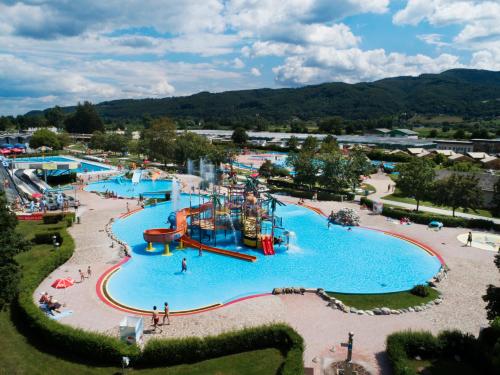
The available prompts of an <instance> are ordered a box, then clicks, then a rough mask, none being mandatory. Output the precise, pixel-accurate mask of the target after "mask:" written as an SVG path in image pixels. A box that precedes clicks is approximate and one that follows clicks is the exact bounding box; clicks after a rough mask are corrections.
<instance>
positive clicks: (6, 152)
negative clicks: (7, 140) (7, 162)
mask: <svg viewBox="0 0 500 375" xmlns="http://www.w3.org/2000/svg"><path fill="white" fill-rule="evenodd" d="M0 153H2V154H4V155H6V154H10V153H11V151H10V150H9V149H8V148H2V149H1V150H0Z"/></svg>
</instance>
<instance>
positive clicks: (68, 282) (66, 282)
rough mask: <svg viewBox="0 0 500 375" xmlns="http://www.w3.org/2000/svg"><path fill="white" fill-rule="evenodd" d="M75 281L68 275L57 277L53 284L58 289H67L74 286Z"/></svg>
mask: <svg viewBox="0 0 500 375" xmlns="http://www.w3.org/2000/svg"><path fill="white" fill-rule="evenodd" d="M74 283H75V280H73V279H72V278H71V277H66V278H64V279H56V281H54V282H53V283H52V285H51V286H52V288H56V289H66V288H68V287H70V286H72V285H73V284H74Z"/></svg>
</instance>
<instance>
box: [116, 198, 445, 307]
mask: <svg viewBox="0 0 500 375" xmlns="http://www.w3.org/2000/svg"><path fill="white" fill-rule="evenodd" d="M196 201H197V198H196V199H193V205H195V204H196V203H197V202H196ZM180 205H181V206H182V207H188V206H189V196H187V195H182V196H181V204H180ZM171 211H172V204H171V202H165V203H162V204H159V205H157V206H155V207H149V208H146V209H144V210H142V211H140V212H138V213H136V214H134V215H132V216H129V217H128V218H125V219H119V220H117V221H116V222H115V223H114V225H113V231H114V233H115V235H116V236H117V237H119V238H120V239H122V240H124V241H126V242H127V243H128V244H129V245H130V247H131V248H132V251H133V255H132V258H131V259H130V260H129V261H128V262H126V263H125V264H123V265H122V267H121V268H120V269H119V270H118V271H117V272H115V273H114V274H113V275H112V276H111V278H110V279H109V281H108V283H107V292H108V293H109V294H110V295H111V296H112V298H113V299H115V300H116V301H118V302H120V303H121V304H124V305H127V306H131V307H135V308H139V309H147V310H151V309H152V306H153V305H157V306H159V305H162V304H163V302H165V301H167V302H169V304H170V306H171V308H172V310H186V309H195V308H199V307H202V306H207V305H212V304H215V303H226V302H228V301H231V300H234V299H237V298H240V297H243V296H248V295H254V294H260V293H269V292H271V291H272V289H273V288H275V287H291V286H294V287H305V288H324V289H325V290H328V291H336V292H344V293H384V292H396V291H402V290H408V289H410V288H412V287H413V286H414V285H416V284H420V283H425V282H426V281H427V280H429V279H430V278H431V277H432V276H434V275H435V274H436V273H437V272H438V270H439V268H440V266H441V264H440V262H439V260H438V259H437V258H436V257H434V256H432V255H430V254H429V253H427V252H426V251H424V250H423V249H421V248H420V247H418V246H416V245H413V244H411V243H410V242H407V241H404V240H401V239H399V238H396V237H393V236H390V235H387V234H384V233H382V232H378V231H374V230H369V229H363V228H353V229H352V231H348V230H347V229H346V228H344V227H340V226H332V227H330V228H328V227H327V223H326V219H325V218H324V217H322V216H320V215H318V214H317V213H315V212H313V211H311V210H309V209H307V208H304V207H300V206H296V205H288V206H284V207H278V210H277V214H278V215H280V216H282V217H283V225H284V226H285V227H286V229H287V230H289V231H291V232H293V233H292V234H293V236H292V241H291V244H290V247H289V249H288V250H286V247H284V246H283V247H281V248H278V249H277V251H276V255H274V256H264V255H263V254H262V252H261V251H259V250H255V249H249V248H245V247H237V246H236V245H235V241H234V238H233V237H232V235H231V234H228V237H227V238H226V240H225V241H222V240H221V239H219V242H218V243H217V247H223V248H227V249H231V250H236V251H241V252H245V253H248V254H251V255H255V256H257V257H258V260H257V262H255V263H250V262H244V261H241V260H238V259H233V258H229V257H225V256H221V255H217V254H211V253H207V252H205V253H203V256H201V257H200V256H198V252H197V251H196V250H193V249H186V250H173V256H170V257H166V256H162V255H161V253H162V250H163V249H162V246H161V245H160V244H156V247H157V249H156V250H155V251H154V252H152V253H150V252H146V251H145V247H146V244H145V243H144V240H143V238H142V233H143V231H144V230H145V229H149V228H158V227H166V226H167V224H166V222H167V218H168V215H169V214H170V212H171ZM222 237H223V236H222ZM221 242H222V243H221ZM182 258H187V264H188V272H187V273H186V274H183V273H181V272H180V271H181V261H182Z"/></svg>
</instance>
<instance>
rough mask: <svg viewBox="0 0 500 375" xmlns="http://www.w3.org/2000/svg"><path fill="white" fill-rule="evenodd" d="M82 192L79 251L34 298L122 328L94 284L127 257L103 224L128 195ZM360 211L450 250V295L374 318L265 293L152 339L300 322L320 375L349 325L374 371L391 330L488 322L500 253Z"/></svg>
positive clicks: (308, 356) (381, 365) (96, 325)
mask: <svg viewBox="0 0 500 375" xmlns="http://www.w3.org/2000/svg"><path fill="white" fill-rule="evenodd" d="M181 179H182V181H183V183H184V186H185V190H186V191H188V190H189V188H190V186H191V185H195V184H196V182H197V180H196V179H195V178H190V177H189V176H181ZM79 199H80V200H81V202H82V204H83V206H82V208H81V209H80V210H79V211H80V212H79V215H81V219H82V223H81V224H79V225H78V224H76V225H74V226H73V227H72V228H71V229H70V232H71V234H72V235H73V236H74V238H75V241H76V251H75V254H74V256H73V257H72V258H71V259H70V260H69V261H68V262H67V263H66V264H65V265H63V266H61V267H59V268H58V269H57V270H55V271H54V272H53V273H52V274H51V275H50V276H49V277H48V278H47V279H46V280H45V281H44V282H43V283H42V284H41V285H40V286H39V288H38V289H37V291H36V292H35V298H36V297H38V295H39V293H41V292H43V291H45V290H47V291H49V292H51V293H52V294H53V295H54V296H56V298H58V299H59V300H60V301H62V302H64V303H65V304H66V307H65V309H66V310H72V311H73V314H72V315H69V316H66V317H64V318H62V319H61V320H60V322H61V323H64V324H69V325H73V326H77V327H81V328H84V329H89V330H98V331H101V332H107V333H109V334H116V332H117V327H118V324H119V321H120V320H121V319H122V318H123V316H124V315H125V314H124V313H122V312H120V311H117V310H114V309H112V308H110V307H108V306H107V305H105V304H104V303H103V302H102V301H100V300H99V299H98V297H97V295H96V293H95V284H96V281H97V278H98V276H99V275H100V274H102V273H103V272H104V271H105V270H106V269H107V268H109V267H110V266H112V265H113V264H115V263H117V262H118V261H119V260H120V256H119V251H118V248H117V247H114V248H112V247H110V246H111V241H110V239H109V238H108V237H107V235H106V233H105V232H104V226H105V225H106V224H107V223H108V221H109V219H110V218H112V217H117V216H119V215H120V214H121V213H124V212H125V211H126V201H127V200H121V199H117V200H114V199H103V198H100V197H98V196H97V195H94V194H91V193H87V192H80V193H79ZM288 200H289V202H290V203H292V202H296V199H293V198H288ZM134 202H135V201H134V200H130V204H131V207H134ZM306 203H308V204H311V205H314V206H317V207H320V208H322V209H323V210H324V211H325V212H329V211H330V210H331V209H335V210H337V209H339V208H341V207H346V206H348V207H356V208H359V206H358V205H355V204H352V203H340V202H321V203H319V202H306ZM360 214H361V222H362V225H364V226H367V227H372V228H378V229H384V230H390V231H393V232H397V233H401V234H404V235H408V236H411V237H413V238H415V239H418V240H420V241H422V242H424V243H426V244H428V245H430V246H432V247H433V248H434V249H435V250H437V251H438V252H439V253H440V254H441V255H442V256H443V257H444V259H445V261H446V262H447V265H448V266H449V267H450V269H451V272H450V273H449V276H448V278H447V279H446V280H444V281H443V282H442V283H441V284H440V285H439V290H440V291H441V293H442V294H443V298H444V302H443V303H442V304H441V305H439V306H435V307H433V308H432V309H430V310H427V311H424V312H419V313H410V314H404V315H400V316H395V315H391V316H373V317H370V316H358V315H354V314H344V313H341V312H339V311H337V310H332V309H330V308H327V307H326V303H325V302H324V301H322V300H321V299H319V298H318V297H316V296H315V295H313V294H306V295H304V296H300V295H287V296H266V297H259V298H254V299H250V300H246V301H243V302H239V303H236V304H233V305H230V306H227V307H223V308H221V309H217V310H213V311H210V312H205V313H201V314H197V315H191V316H183V317H174V318H172V324H171V325H169V326H164V327H162V332H161V333H160V332H158V333H155V334H150V333H147V334H146V339H149V338H150V337H153V336H154V337H158V336H160V335H161V336H165V337H183V336H190V335H198V336H203V335H207V334H217V333H220V332H223V331H227V330H231V329H237V328H241V327H244V326H253V325H260V324H263V323H268V322H275V321H282V322H286V323H288V324H290V325H291V326H293V327H294V328H295V329H297V330H298V332H299V333H300V334H301V335H302V336H303V337H304V339H305V341H306V351H305V356H304V361H305V365H306V366H308V367H314V368H315V369H316V373H317V374H319V373H320V371H319V369H320V368H321V366H322V363H323V362H325V361H328V360H331V359H332V358H333V359H340V358H344V357H345V351H344V349H343V348H341V347H340V342H343V341H345V339H346V337H347V333H348V332H349V331H353V332H354V333H355V350H354V359H355V360H357V361H360V362H363V363H364V364H365V365H366V366H367V367H369V368H370V369H372V372H373V373H387V371H388V370H387V363H386V360H385V356H384V355H383V353H382V352H383V350H384V346H385V345H384V342H385V338H386V336H387V335H388V334H390V333H391V332H394V331H398V330H401V329H410V328H411V329H429V330H432V331H433V332H438V331H439V330H442V329H447V328H458V329H461V330H464V331H467V332H471V333H473V334H477V333H478V331H479V329H480V327H481V326H484V325H486V324H487V321H486V314H485V311H484V302H483V301H482V300H481V295H483V294H484V291H485V289H486V286H487V284H489V283H494V284H499V283H500V278H499V275H498V272H497V270H496V268H495V267H494V265H493V256H494V252H491V251H486V250H480V249H474V248H465V247H463V246H462V244H460V243H459V242H458V241H457V239H456V237H457V235H458V234H460V233H463V232H464V229H459V228H445V229H443V230H442V231H440V232H435V231H431V230H428V229H427V228H426V227H425V226H422V225H415V224H413V225H411V226H401V225H399V224H395V223H394V222H392V221H389V220H386V219H385V218H384V217H381V216H377V215H371V214H370V213H369V212H367V211H364V210H362V211H360ZM325 225H326V221H325ZM89 265H90V266H91V268H92V270H93V275H92V277H91V278H90V279H88V280H85V281H84V282H83V283H81V284H77V285H75V286H73V287H71V288H69V289H67V290H54V289H52V288H50V283H51V282H52V281H53V280H54V279H55V278H58V277H65V276H71V277H73V278H75V279H77V280H78V279H79V277H78V269H85V270H86V269H87V266H89ZM148 325H149V321H147V324H146V327H145V328H146V329H147V330H149V327H148ZM332 347H334V349H335V350H334V351H333V352H332V351H331V350H330V349H331V348H332ZM313 359H315V361H314V362H313Z"/></svg>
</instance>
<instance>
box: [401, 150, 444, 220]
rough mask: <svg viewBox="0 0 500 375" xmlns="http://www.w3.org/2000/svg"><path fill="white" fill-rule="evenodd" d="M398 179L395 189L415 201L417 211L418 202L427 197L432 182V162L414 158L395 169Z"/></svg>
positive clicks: (433, 174)
mask: <svg viewBox="0 0 500 375" xmlns="http://www.w3.org/2000/svg"><path fill="white" fill-rule="evenodd" d="M397 170H398V171H399V178H398V181H397V183H396V185H397V187H398V188H399V190H401V192H402V193H403V194H405V195H406V196H408V197H412V198H414V199H415V200H416V201H417V211H418V209H419V206H420V201H421V200H422V199H424V198H425V197H427V196H428V195H429V190H430V188H431V187H432V184H433V180H434V176H435V173H434V168H433V164H432V162H430V161H429V160H426V159H420V158H414V159H412V160H411V161H410V162H409V163H405V164H400V165H398V167H397Z"/></svg>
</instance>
